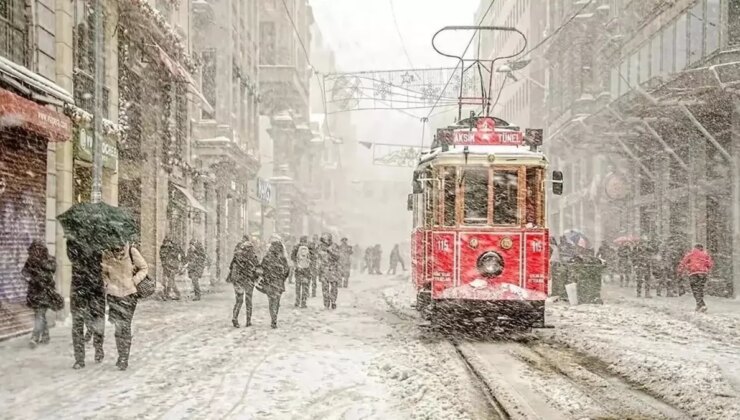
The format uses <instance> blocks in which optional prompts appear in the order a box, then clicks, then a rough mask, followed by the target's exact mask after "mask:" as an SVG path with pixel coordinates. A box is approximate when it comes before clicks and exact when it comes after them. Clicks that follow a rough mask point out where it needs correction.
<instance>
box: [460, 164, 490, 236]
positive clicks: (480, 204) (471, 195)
mask: <svg viewBox="0 0 740 420" xmlns="http://www.w3.org/2000/svg"><path fill="white" fill-rule="evenodd" d="M463 188H465V196H464V199H465V207H464V209H465V213H464V214H465V215H464V218H463V223H465V224H466V225H485V224H486V223H488V169H487V168H486V169H466V170H465V172H463Z"/></svg>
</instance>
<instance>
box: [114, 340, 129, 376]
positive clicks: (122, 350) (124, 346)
mask: <svg viewBox="0 0 740 420" xmlns="http://www.w3.org/2000/svg"><path fill="white" fill-rule="evenodd" d="M116 348H117V349H118V361H117V362H116V366H117V367H118V370H126V369H128V356H129V352H130V351H131V338H127V337H121V336H116Z"/></svg>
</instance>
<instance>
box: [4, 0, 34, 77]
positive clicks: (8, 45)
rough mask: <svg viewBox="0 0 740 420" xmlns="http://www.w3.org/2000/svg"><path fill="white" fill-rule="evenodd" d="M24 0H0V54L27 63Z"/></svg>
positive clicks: (26, 28) (24, 64)
mask: <svg viewBox="0 0 740 420" xmlns="http://www.w3.org/2000/svg"><path fill="white" fill-rule="evenodd" d="M24 9H25V2H24V0H0V56H3V57H6V58H8V59H10V60H11V61H13V62H14V63H17V64H20V65H22V66H26V65H28V26H27V25H26V15H25V10H24Z"/></svg>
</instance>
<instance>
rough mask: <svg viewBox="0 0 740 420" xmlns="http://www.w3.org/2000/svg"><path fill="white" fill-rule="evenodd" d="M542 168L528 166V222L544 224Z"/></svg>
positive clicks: (535, 224)
mask: <svg viewBox="0 0 740 420" xmlns="http://www.w3.org/2000/svg"><path fill="white" fill-rule="evenodd" d="M541 179H542V168H527V211H526V219H525V223H526V224H528V225H529V224H531V225H532V226H540V225H542V188H541V185H542V183H541V182H540V180H541Z"/></svg>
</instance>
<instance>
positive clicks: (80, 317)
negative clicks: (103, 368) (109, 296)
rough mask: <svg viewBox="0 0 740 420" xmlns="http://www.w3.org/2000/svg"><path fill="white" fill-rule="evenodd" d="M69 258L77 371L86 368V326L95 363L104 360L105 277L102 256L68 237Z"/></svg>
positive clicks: (86, 245) (70, 304) (73, 341)
mask: <svg viewBox="0 0 740 420" xmlns="http://www.w3.org/2000/svg"><path fill="white" fill-rule="evenodd" d="M67 257H68V258H69V261H70V262H71V263H72V282H71V287H70V302H69V308H70V312H71V314H72V347H73V349H74V357H75V364H74V366H73V368H74V369H82V368H84V367H85V327H87V328H88V330H89V331H92V341H93V348H94V349H95V362H96V363H100V362H102V361H103V357H104V352H103V339H104V331H105V287H104V285H103V274H102V265H101V261H102V253H101V252H99V251H95V250H92V249H91V248H90V247H89V245H88V244H86V243H84V242H82V241H78V240H76V239H75V238H74V237H72V236H69V237H68V238H67Z"/></svg>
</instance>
